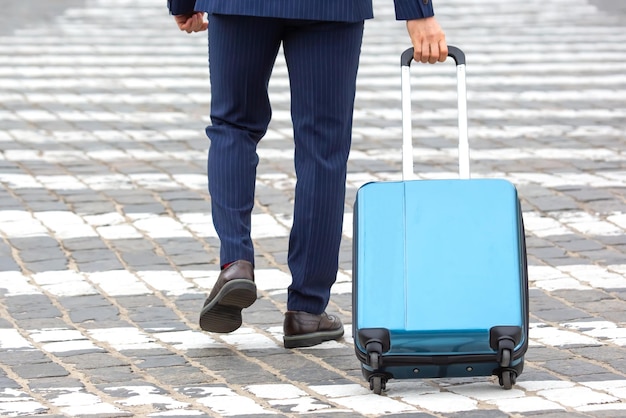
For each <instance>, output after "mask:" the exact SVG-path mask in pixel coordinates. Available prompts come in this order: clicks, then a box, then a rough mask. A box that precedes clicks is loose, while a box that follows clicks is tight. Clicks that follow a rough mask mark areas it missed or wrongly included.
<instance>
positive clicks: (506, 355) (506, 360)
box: [500, 348, 511, 367]
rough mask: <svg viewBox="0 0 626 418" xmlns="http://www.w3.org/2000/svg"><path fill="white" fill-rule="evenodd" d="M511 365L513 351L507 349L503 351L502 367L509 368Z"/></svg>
mask: <svg viewBox="0 0 626 418" xmlns="http://www.w3.org/2000/svg"><path fill="white" fill-rule="evenodd" d="M510 365H511V350H509V349H508V348H505V349H503V350H502V359H501V360H500V367H509V366H510Z"/></svg>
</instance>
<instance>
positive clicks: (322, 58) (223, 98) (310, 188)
mask: <svg viewBox="0 0 626 418" xmlns="http://www.w3.org/2000/svg"><path fill="white" fill-rule="evenodd" d="M362 38H363V22H357V23H343V22H319V21H318V22H316V21H299V20H286V19H280V18H262V17H250V16H226V15H211V16H209V66H210V81H211V95H212V98H211V123H212V124H211V126H208V127H207V129H206V132H207V135H208V137H209V138H210V140H211V145H210V150H209V159H208V177H209V191H210V194H211V202H212V214H213V221H214V224H215V228H216V230H217V232H218V235H219V238H220V243H221V249H220V262H221V263H222V264H225V263H228V262H231V261H235V260H240V259H243V260H248V261H250V262H252V263H254V249H253V244H252V241H251V239H250V222H251V213H252V208H253V205H254V192H255V179H256V167H257V163H258V156H257V154H256V147H257V144H258V142H259V141H260V140H261V139H262V138H263V135H264V134H265V132H266V130H267V126H268V124H269V121H270V118H271V106H270V103H269V99H268V93H267V87H268V82H269V79H270V75H271V72H272V69H273V67H274V62H275V60H276V56H277V54H278V51H279V47H280V45H281V43H282V45H283V51H284V54H285V60H286V62H287V67H288V71H289V80H290V88H291V113H292V121H293V127H294V143H295V154H294V155H295V156H294V162H295V170H296V176H297V185H296V191H295V204H294V223H293V228H292V230H291V235H290V239H289V255H288V263H289V268H290V270H291V274H292V284H291V286H290V287H289V295H288V302H287V309H289V310H296V311H305V312H309V313H312V314H320V313H322V312H323V311H324V310H325V308H326V306H327V304H328V301H329V298H330V288H331V286H332V284H333V283H334V282H335V280H336V276H337V269H338V253H339V245H340V241H341V231H342V224H343V212H344V200H345V180H346V163H347V159H348V153H349V150H350V143H351V133H352V113H353V108H354V95H355V84H356V75H357V69H358V62H359V56H360V50H361V41H362Z"/></svg>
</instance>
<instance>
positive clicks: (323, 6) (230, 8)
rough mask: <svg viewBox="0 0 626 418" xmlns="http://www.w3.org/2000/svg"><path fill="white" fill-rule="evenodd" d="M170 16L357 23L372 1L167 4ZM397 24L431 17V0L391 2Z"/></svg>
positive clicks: (186, 0) (172, 0) (175, 0)
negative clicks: (214, 15) (199, 14)
mask: <svg viewBox="0 0 626 418" xmlns="http://www.w3.org/2000/svg"><path fill="white" fill-rule="evenodd" d="M167 4H168V7H169V9H170V12H171V13H172V14H174V15H179V14H187V13H191V12H193V11H199V12H207V13H217V14H225V15H246V16H262V17H278V18H286V19H305V20H330V21H340V22H358V21H362V20H365V19H370V18H372V17H373V16H374V12H373V10H372V9H373V8H372V0H168V2H167ZM394 4H395V10H396V18H397V19H398V20H409V19H419V18H424V17H431V16H433V15H434V12H433V7H432V2H431V0H394Z"/></svg>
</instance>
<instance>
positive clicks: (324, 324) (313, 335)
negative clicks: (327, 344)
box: [283, 311, 343, 348]
mask: <svg viewBox="0 0 626 418" xmlns="http://www.w3.org/2000/svg"><path fill="white" fill-rule="evenodd" d="M283 331H284V334H285V336H284V337H283V342H284V344H285V348H296V347H310V346H312V345H316V344H320V343H323V342H324V341H330V340H338V339H339V338H341V337H342V336H343V324H342V323H341V320H340V319H339V318H338V317H336V316H334V315H327V314H326V312H324V313H323V314H321V315H313V314H310V313H307V312H297V311H287V312H286V313H285V322H284V323H283Z"/></svg>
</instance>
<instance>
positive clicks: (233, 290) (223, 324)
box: [200, 279, 257, 333]
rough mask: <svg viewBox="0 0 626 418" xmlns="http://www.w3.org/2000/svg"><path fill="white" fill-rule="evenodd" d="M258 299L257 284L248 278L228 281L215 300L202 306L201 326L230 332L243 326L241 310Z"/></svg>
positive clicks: (210, 330) (216, 330)
mask: <svg viewBox="0 0 626 418" xmlns="http://www.w3.org/2000/svg"><path fill="white" fill-rule="evenodd" d="M256 299H257V295H256V285H255V284H254V282H252V281H250V280H247V279H236V280H231V281H230V282H228V283H226V284H225V285H224V287H223V288H222V289H221V290H220V292H219V293H218V294H217V295H216V296H215V298H213V300H212V301H211V302H210V303H208V304H206V305H205V306H204V307H203V308H202V312H201V313H200V328H201V329H203V330H204V331H208V332H219V333H228V332H233V331H235V330H236V329H237V328H239V327H240V326H241V323H242V319H241V311H242V310H243V309H244V308H247V307H249V306H250V305H252V304H253V303H254V302H255V301H256Z"/></svg>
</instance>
